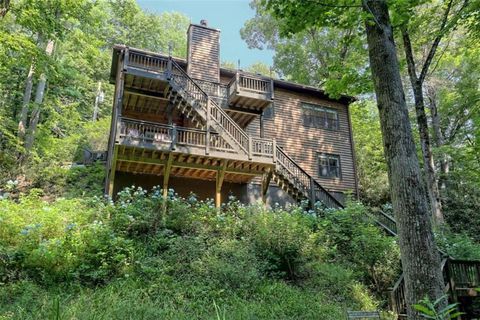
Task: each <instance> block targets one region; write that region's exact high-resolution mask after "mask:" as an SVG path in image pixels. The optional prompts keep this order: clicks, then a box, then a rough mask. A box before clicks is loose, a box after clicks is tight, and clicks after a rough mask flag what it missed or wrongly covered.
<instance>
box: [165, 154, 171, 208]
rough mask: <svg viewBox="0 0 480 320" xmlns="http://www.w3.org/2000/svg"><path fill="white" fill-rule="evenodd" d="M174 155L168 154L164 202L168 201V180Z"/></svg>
mask: <svg viewBox="0 0 480 320" xmlns="http://www.w3.org/2000/svg"><path fill="white" fill-rule="evenodd" d="M172 163H173V153H171V152H170V153H169V154H168V160H167V165H166V166H165V172H164V175H163V200H164V201H165V202H166V201H167V196H168V179H169V178H170V172H171V171H172Z"/></svg>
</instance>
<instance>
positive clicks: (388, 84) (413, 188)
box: [265, 0, 443, 319]
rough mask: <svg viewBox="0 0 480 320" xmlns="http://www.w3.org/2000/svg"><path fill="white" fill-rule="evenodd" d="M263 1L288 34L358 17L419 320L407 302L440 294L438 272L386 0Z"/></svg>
mask: <svg viewBox="0 0 480 320" xmlns="http://www.w3.org/2000/svg"><path fill="white" fill-rule="evenodd" d="M265 4H266V8H267V9H269V10H271V12H272V13H273V14H274V15H275V16H276V17H277V18H278V19H279V25H280V27H281V30H282V32H283V33H284V34H294V33H296V32H300V31H302V30H305V28H307V27H309V26H312V25H321V24H337V25H339V24H340V25H342V26H349V25H350V26H351V25H352V24H355V23H357V24H358V23H361V22H362V21H363V23H364V25H365V33H366V36H367V43H368V52H369V60H370V68H371V72H372V78H373V83H374V88H375V93H376V98H377V106H378V109H379V115H380V124H381V129H382V136H383V144H384V152H385V158H386V161H387V168H388V174H389V180H390V188H391V196H392V205H393V210H394V214H395V218H396V220H397V227H398V235H399V243H400V252H401V256H402V266H403V271H404V275H405V284H406V292H405V293H406V300H407V314H408V317H409V319H419V318H420V316H419V315H418V314H417V312H416V311H415V310H413V308H412V305H413V304H414V303H417V302H418V301H419V300H420V299H422V298H424V297H425V296H428V297H430V299H434V300H436V299H438V298H440V297H441V296H442V294H443V292H442V291H443V276H442V273H441V269H440V259H439V255H438V252H437V249H436V246H435V243H434V239H433V233H432V229H431V222H430V209H429V203H428V196H427V191H426V189H425V186H424V183H423V181H422V179H421V178H420V167H419V164H418V159H417V156H416V148H415V143H414V140H413V135H412V131H411V126H410V120H409V118H408V110H407V105H406V101H405V94H404V91H403V86H402V81H401V77H400V68H399V64H398V59H397V51H396V47H395V42H394V34H393V28H392V24H391V21H390V14H389V8H388V5H387V2H386V1H384V0H363V1H362V3H361V4H359V3H358V2H356V1H344V2H342V3H341V4H339V3H338V2H333V1H326V0H325V1H322V2H310V1H309V2H302V3H301V4H300V3H299V2H297V1H294V0H284V1H275V0H269V1H268V0H267V1H265ZM360 9H361V10H362V12H361V13H360V14H359V12H358V11H359V10H360Z"/></svg>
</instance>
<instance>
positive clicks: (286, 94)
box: [247, 89, 356, 192]
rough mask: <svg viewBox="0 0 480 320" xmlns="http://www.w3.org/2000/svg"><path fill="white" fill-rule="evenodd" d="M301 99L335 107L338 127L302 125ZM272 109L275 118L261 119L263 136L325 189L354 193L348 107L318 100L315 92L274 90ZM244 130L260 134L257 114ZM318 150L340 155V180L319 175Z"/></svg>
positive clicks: (255, 134) (354, 181)
mask: <svg viewBox="0 0 480 320" xmlns="http://www.w3.org/2000/svg"><path fill="white" fill-rule="evenodd" d="M302 102H307V103H312V104H317V105H320V106H326V107H329V108H333V109H335V110H337V112H338V119H339V130H338V131H334V130H328V129H320V128H314V127H307V126H304V125H303V119H302ZM274 108H275V110H274V117H272V118H269V119H265V120H264V134H265V138H275V139H276V140H277V144H278V145H279V146H282V147H283V148H284V150H285V151H286V152H287V154H288V155H290V156H291V157H292V158H293V159H294V160H295V161H297V163H298V164H299V165H300V166H302V168H303V169H304V170H305V171H307V172H308V173H309V174H310V175H312V176H313V177H314V178H315V179H317V181H318V182H320V183H321V184H322V186H324V187H325V188H326V189H328V190H330V191H335V192H346V191H353V192H355V190H356V179H355V167H354V156H353V153H352V141H351V135H350V119H349V115H348V106H347V105H344V104H341V103H336V102H333V101H328V100H325V99H320V98H317V97H315V96H314V95H306V94H300V93H296V92H292V91H287V90H284V89H275V101H274ZM247 132H248V133H249V134H251V135H253V136H260V117H258V118H256V119H255V120H254V121H253V122H252V123H251V124H250V125H249V126H248V127H247ZM319 153H330V154H336V155H339V156H340V169H341V178H340V179H336V178H323V177H320V176H319V174H318V154H319Z"/></svg>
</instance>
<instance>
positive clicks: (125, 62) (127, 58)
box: [122, 47, 130, 71]
mask: <svg viewBox="0 0 480 320" xmlns="http://www.w3.org/2000/svg"><path fill="white" fill-rule="evenodd" d="M129 61H130V51H129V49H128V47H126V48H125V55H124V57H123V68H122V69H123V71H127V67H128V63H129Z"/></svg>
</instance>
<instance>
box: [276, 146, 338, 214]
mask: <svg viewBox="0 0 480 320" xmlns="http://www.w3.org/2000/svg"><path fill="white" fill-rule="evenodd" d="M276 152H278V153H280V154H281V157H279V156H278V155H277V164H279V165H281V166H282V167H283V168H282V169H285V170H287V171H288V172H289V173H290V174H291V175H292V176H294V177H297V180H298V181H300V183H302V180H307V181H308V182H307V183H302V184H303V187H304V188H305V189H306V190H305V191H306V192H309V190H311V189H312V187H313V186H312V185H311V183H312V182H313V183H314V185H315V187H318V189H319V190H320V192H322V193H324V194H325V195H326V196H327V197H328V198H329V200H331V201H332V202H333V204H334V205H335V206H337V208H343V205H342V204H341V203H340V201H338V200H337V199H336V198H335V197H334V196H333V195H332V194H331V193H330V192H328V191H327V190H326V189H325V188H324V187H323V186H322V185H321V184H320V183H319V182H318V181H316V180H315V179H314V178H313V177H312V176H311V175H309V174H308V173H307V172H306V171H305V170H304V169H303V168H302V167H301V166H300V165H299V164H297V162H296V161H295V160H293V159H292V158H291V157H290V156H289V155H288V154H287V153H286V152H285V151H283V150H282V148H281V147H280V146H277V150H276ZM282 157H283V158H286V159H287V160H288V161H290V163H291V164H293V166H294V167H295V169H296V170H298V171H300V172H301V174H303V175H304V177H303V178H304V179H300V178H298V175H297V174H295V173H293V172H292V171H291V170H290V169H289V168H288V167H287V166H286V165H285V164H284V163H282ZM305 178H306V179H305ZM307 198H310V196H307ZM311 201H312V202H315V199H311Z"/></svg>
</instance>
